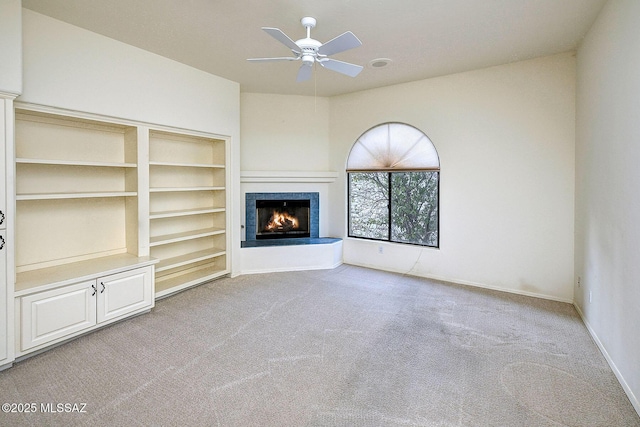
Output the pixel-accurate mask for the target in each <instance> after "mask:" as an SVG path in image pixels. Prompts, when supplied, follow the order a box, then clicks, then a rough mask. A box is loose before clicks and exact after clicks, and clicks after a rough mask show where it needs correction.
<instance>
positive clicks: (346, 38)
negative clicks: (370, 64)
mask: <svg viewBox="0 0 640 427" xmlns="http://www.w3.org/2000/svg"><path fill="white" fill-rule="evenodd" d="M274 37H275V36H274ZM361 45H362V42H361V41H360V40H358V38H357V37H356V36H355V34H353V33H352V32H351V31H347V32H346V33H344V34H340V35H339V36H338V37H335V38H333V39H331V40H329V41H328V42H326V43H325V44H323V45H322V46H320V47H319V48H318V53H319V54H320V55H327V56H328V55H333V54H334V53H340V52H344V51H345V50H349V49H353V48H354V47H358V46H361Z"/></svg>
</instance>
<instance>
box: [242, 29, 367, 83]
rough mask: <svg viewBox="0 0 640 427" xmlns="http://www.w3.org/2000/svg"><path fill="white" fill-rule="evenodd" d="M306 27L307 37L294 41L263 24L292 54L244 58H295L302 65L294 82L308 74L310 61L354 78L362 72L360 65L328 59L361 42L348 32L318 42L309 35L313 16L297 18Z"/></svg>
mask: <svg viewBox="0 0 640 427" xmlns="http://www.w3.org/2000/svg"><path fill="white" fill-rule="evenodd" d="M300 22H301V23H302V26H303V27H305V28H306V29H307V37H306V38H304V39H300V40H298V41H295V42H294V41H293V40H292V39H291V38H290V37H289V36H287V35H286V34H285V33H283V32H282V31H281V30H280V29H278V28H270V27H262V29H263V30H264V31H265V32H267V34H269V35H270V36H271V37H273V38H274V39H276V40H278V41H279V42H280V43H282V44H284V45H285V46H287V47H288V48H289V49H291V52H292V53H293V55H294V56H287V57H280V58H250V59H248V60H247V61H262V62H267V61H298V60H302V65H301V66H300V69H299V70H298V77H297V78H296V81H298V82H303V81H305V80H308V79H309V78H310V77H311V73H312V71H313V68H312V66H313V64H314V63H318V64H320V65H321V66H323V67H324V68H328V69H329V70H332V71H336V72H338V73H341V74H345V75H347V76H350V77H355V76H357V75H358V74H360V71H362V66H360V65H355V64H350V63H348V62H343V61H338V60H337V59H331V58H329V55H333V54H335V53H340V52H344V51H345V50H349V49H353V48H354V47H358V46H360V45H362V42H361V41H360V40H358V38H357V37H356V36H355V35H354V34H353V33H352V32H351V31H347V32H346V33H343V34H340V35H339V36H338V37H335V38H333V39H331V40H329V41H328V42H326V43H324V44H323V43H320V42H319V41H318V40H314V39H312V38H311V29H312V28H313V27H315V26H316V20H315V18H311V17H305V18H302V20H301V21H300Z"/></svg>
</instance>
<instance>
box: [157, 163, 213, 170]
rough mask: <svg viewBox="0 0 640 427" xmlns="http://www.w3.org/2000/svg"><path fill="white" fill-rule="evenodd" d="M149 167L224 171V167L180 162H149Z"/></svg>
mask: <svg viewBox="0 0 640 427" xmlns="http://www.w3.org/2000/svg"><path fill="white" fill-rule="evenodd" d="M149 165H150V166H172V167H185V168H210V169H224V168H225V166H224V165H219V164H210V163H180V162H149Z"/></svg>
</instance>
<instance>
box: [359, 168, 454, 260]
mask: <svg viewBox="0 0 640 427" xmlns="http://www.w3.org/2000/svg"><path fill="white" fill-rule="evenodd" d="M367 172H372V173H386V174H387V186H388V188H387V194H388V195H389V196H388V197H389V198H388V199H387V219H388V224H387V238H386V239H379V238H375V237H364V236H357V235H353V234H351V174H352V173H367ZM407 172H437V173H438V182H437V189H436V196H437V199H438V200H437V202H438V203H437V205H438V207H437V209H438V219H437V222H436V229H437V236H438V237H437V238H436V244H435V245H429V244H426V243H417V242H405V241H399V240H393V239H392V233H391V227H392V216H391V200H392V198H393V185H392V178H391V175H392V174H394V173H407ZM440 175H441V174H440V170H432V169H425V170H410V171H407V170H397V171H394V172H392V171H386V170H370V171H364V170H362V171H353V172H347V237H349V238H352V239H363V240H371V241H375V242H389V243H399V244H403V245H412V246H420V247H423V248H425V247H426V248H433V249H440Z"/></svg>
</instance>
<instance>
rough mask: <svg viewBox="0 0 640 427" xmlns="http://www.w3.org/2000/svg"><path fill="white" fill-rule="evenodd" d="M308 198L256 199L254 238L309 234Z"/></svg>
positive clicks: (278, 237) (306, 235)
mask: <svg viewBox="0 0 640 427" xmlns="http://www.w3.org/2000/svg"><path fill="white" fill-rule="evenodd" d="M310 206H311V203H310V200H256V239H283V238H292V237H309V236H310V231H311V230H310Z"/></svg>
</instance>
